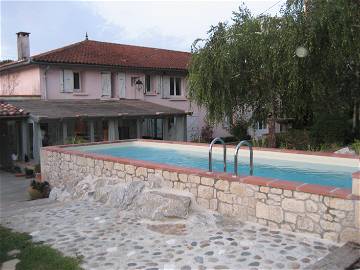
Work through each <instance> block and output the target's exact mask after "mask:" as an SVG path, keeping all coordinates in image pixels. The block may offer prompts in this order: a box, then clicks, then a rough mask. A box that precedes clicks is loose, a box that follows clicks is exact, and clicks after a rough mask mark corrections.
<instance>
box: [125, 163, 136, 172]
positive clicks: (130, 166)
mask: <svg viewBox="0 0 360 270" xmlns="http://www.w3.org/2000/svg"><path fill="white" fill-rule="evenodd" d="M125 172H126V173H127V174H134V173H135V167H134V166H133V165H125Z"/></svg>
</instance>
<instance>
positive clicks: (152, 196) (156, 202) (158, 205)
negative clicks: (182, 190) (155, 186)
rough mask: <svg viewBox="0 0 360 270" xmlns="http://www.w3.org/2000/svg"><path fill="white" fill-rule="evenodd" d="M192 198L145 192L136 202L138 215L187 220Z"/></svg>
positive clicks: (155, 218) (158, 218)
mask: <svg viewBox="0 0 360 270" xmlns="http://www.w3.org/2000/svg"><path fill="white" fill-rule="evenodd" d="M190 203H191V199H190V197H186V196H180V195H175V194H169V193H163V192H158V191H149V192H144V193H143V194H142V196H139V198H138V199H137V200H136V207H135V208H134V209H135V211H136V213H137V214H138V215H139V216H141V217H143V218H150V219H152V220H161V219H164V218H167V217H169V218H174V217H176V218H186V217H187V216H188V214H189V210H190Z"/></svg>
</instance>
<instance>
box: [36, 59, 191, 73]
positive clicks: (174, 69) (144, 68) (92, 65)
mask: <svg viewBox="0 0 360 270" xmlns="http://www.w3.org/2000/svg"><path fill="white" fill-rule="evenodd" d="M31 63H32V64H39V65H40V64H46V65H69V66H83V67H84V66H89V67H101V68H124V69H137V70H164V71H179V72H188V69H182V68H172V67H168V68H165V67H143V66H125V65H102V64H90V63H81V62H59V61H44V60H41V61H36V60H32V61H31Z"/></svg>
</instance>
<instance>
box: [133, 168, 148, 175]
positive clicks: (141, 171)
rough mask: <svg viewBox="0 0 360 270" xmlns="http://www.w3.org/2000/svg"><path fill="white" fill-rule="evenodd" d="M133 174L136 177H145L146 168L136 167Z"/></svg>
mask: <svg viewBox="0 0 360 270" xmlns="http://www.w3.org/2000/svg"><path fill="white" fill-rule="evenodd" d="M135 175H136V176H138V177H139V176H144V177H147V169H146V168H143V167H138V168H136V171H135Z"/></svg>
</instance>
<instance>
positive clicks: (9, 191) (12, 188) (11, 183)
mask: <svg viewBox="0 0 360 270" xmlns="http://www.w3.org/2000/svg"><path fill="white" fill-rule="evenodd" d="M29 185H30V179H26V178H25V177H15V176H14V175H13V174H11V173H7V172H4V171H0V204H1V206H2V207H5V206H7V205H9V204H13V203H14V202H22V201H27V200H29V196H28V194H27V188H28V186H29Z"/></svg>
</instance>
